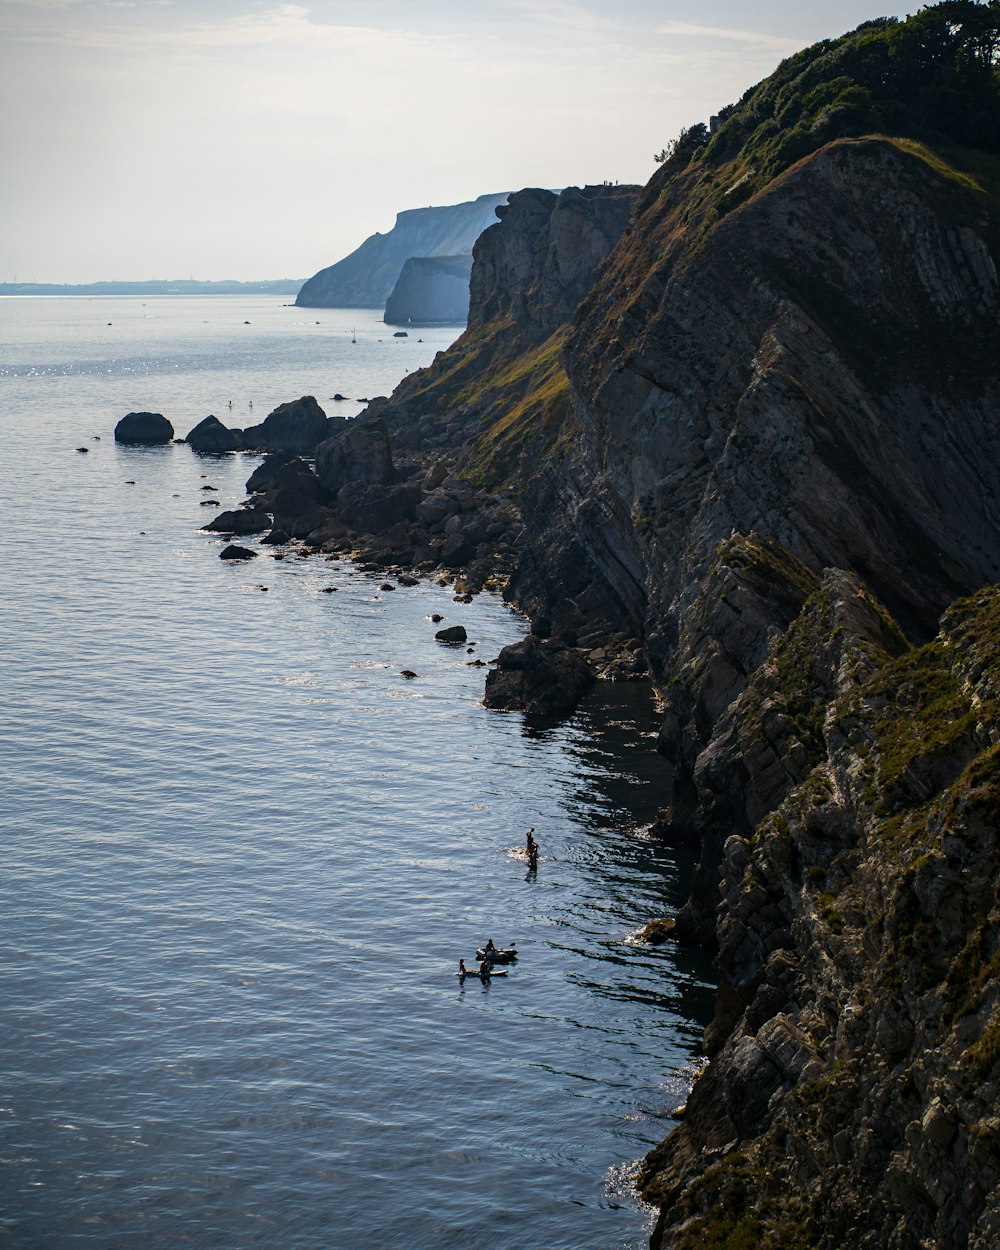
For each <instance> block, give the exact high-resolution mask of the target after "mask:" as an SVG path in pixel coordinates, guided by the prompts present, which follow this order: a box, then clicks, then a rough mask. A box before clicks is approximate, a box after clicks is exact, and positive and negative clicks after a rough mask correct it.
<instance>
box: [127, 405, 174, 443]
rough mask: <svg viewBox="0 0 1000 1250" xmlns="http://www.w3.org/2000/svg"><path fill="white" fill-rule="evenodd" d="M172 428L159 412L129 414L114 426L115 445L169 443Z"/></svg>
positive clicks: (172, 434) (172, 433) (172, 431)
mask: <svg viewBox="0 0 1000 1250" xmlns="http://www.w3.org/2000/svg"><path fill="white" fill-rule="evenodd" d="M173 436H174V427H173V426H172V425H171V424H170V422H169V421H168V420H167V418H166V417H165V416H164V415H163V414H162V413H160V412H130V413H128V414H127V415H126V416H124V417H122V419H121V420H120V421H119V422H118V424H117V425H116V426H115V442H116V443H146V444H150V443H154V444H155V443H169V442H170V440H171V439H172V438H173Z"/></svg>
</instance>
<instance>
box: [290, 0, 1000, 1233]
mask: <svg viewBox="0 0 1000 1250" xmlns="http://www.w3.org/2000/svg"><path fill="white" fill-rule="evenodd" d="M998 48H1000V15H998V13H997V8H996V5H977V4H972V3H965V2H964V0H962V2H958V0H956V2H952V0H948V2H947V3H944V4H941V5H937V6H932V7H931V8H929V9H924V10H921V12H920V13H919V14H917V15H916V16H915V17H913V18H910V19H907V20H906V21H905V22H897V21H895V20H893V19H879V20H877V21H875V22H872V23H866V24H865V25H864V26H863V27H861V28H859V30H858V31H856V32H853V33H852V34H850V35H848V36H845V37H844V38H843V39H840V40H831V41H826V42H824V43H823V44H820V45H817V46H816V47H814V48H812V49H807V50H805V51H804V52H803V53H801V54H799V55H798V56H796V57H792V58H789V60H788V61H786V62H784V63H783V64H782V66H780V67H779V69H778V71H777V72H776V74H775V75H774V76H773V77H772V78H771V79H769V80H767V81H766V82H765V83H763V84H761V85H760V86H759V87H757V88H755V89H753V90H752V91H751V92H749V93H748V94H747V96H746V97H745V98H744V100H742V101H741V102H740V103H739V104H738V105H737V106H735V107H733V108H730V109H726V110H723V111H722V113H721V114H720V115H719V117H720V121H719V124H718V126H717V127H716V129H715V132H714V133H711V134H710V133H709V131H708V129H707V128H705V127H700V128H699V127H695V128H692V130H690V131H686V132H684V134H682V135H681V136H680V137H679V139H678V140H677V142H676V143H675V144H674V145H672V146H671V148H670V149H668V150H665V152H664V154H663V155H664V157H665V158H666V159H665V160H664V162H663V165H662V167H661V169H660V170H659V171H658V173H657V174H656V175H655V176H654V178H653V179H652V180H651V181H650V183H649V185H648V186H647V187H646V188H645V189H644V190H643V191H642V192H641V193H638V194H637V191H636V189H635V188H614V187H599V188H583V189H582V190H575V189H574V190H571V191H567V192H564V193H563V194H562V195H560V196H555V195H554V194H552V193H551V192H546V191H537V190H529V191H524V192H521V193H519V194H517V195H515V196H512V197H511V200H510V203H509V205H508V206H507V207H506V209H505V210H501V214H500V221H499V222H498V223H497V224H496V225H495V226H493V227H492V228H491V229H489V230H487V231H485V233H484V234H483V236H482V237H481V238H480V240H479V241H478V243H477V244H476V247H475V251H474V262H473V272H472V279H471V304H470V313H469V322H468V328H467V330H466V332H465V333H464V334H463V335H462V336H461V338H460V339H459V340H458V341H457V342H456V343H455V344H454V345H453V347H452V348H451V349H449V351H447V352H445V353H442V354H441V355H440V356H439V357H438V358H437V360H436V361H435V363H434V364H433V365H432V366H431V367H430V368H429V369H426V370H422V371H420V372H419V373H417V374H414V375H411V376H410V377H408V378H407V379H406V380H405V381H404V382H403V383H402V384H401V386H400V387H399V388H398V389H397V391H396V392H395V393H394V395H393V396H392V397H391V398H390V399H388V400H384V401H381V402H379V403H377V404H373V405H371V406H370V408H369V410H368V413H367V414H366V416H365V417H364V418H363V419H362V420H361V421H359V422H358V423H357V424H356V425H353V426H350V427H349V433H346V432H345V433H344V434H343V435H341V436H338V438H337V439H336V441H333V440H331V442H330V443H329V444H328V445H324V450H323V451H322V454H321V455H319V456H318V459H317V465H318V467H319V469H320V475H319V477H318V478H316V480H315V484H314V481H313V477H310V476H309V474H310V473H311V470H308V469H307V468H306V467H305V466H302V465H298V466H294V468H293V469H292V470H287V469H286V470H281V471H282V472H293V473H294V475H295V477H296V483H297V485H296V490H297V492H298V494H299V495H302V494H303V492H302V490H301V487H302V485H303V483H305V482H308V486H309V490H308V491H307V492H305V496H304V497H308V499H310V500H312V499H315V498H316V497H317V495H316V492H317V491H322V492H325V499H326V501H327V503H326V506H327V507H328V508H332V509H333V511H334V514H335V515H334V521H333V522H332V523H331V522H325V523H324V524H326V525H327V528H326V529H323V528H322V526H320V525H318V523H317V519H316V517H315V516H313V515H311V514H309V515H305V514H304V515H305V520H303V521H300V522H296V524H297V525H299V527H300V528H299V529H298V530H297V531H296V532H300V533H302V534H303V536H306V537H308V539H309V541H311V542H314V543H317V544H319V543H323V542H327V543H329V542H338V541H339V542H341V543H342V544H344V545H345V546H346V547H347V548H348V549H352V550H357V549H359V537H358V534H359V531H360V530H361V529H363V528H367V530H368V531H369V537H367V538H365V539H364V541H363V542H360V549H361V550H362V551H363V552H364V553H365V554H366V556H367V557H369V558H372V559H377V560H382V561H386V560H389V561H391V560H393V559H396V560H399V561H402V562H407V561H412V562H414V563H416V564H417V565H421V566H423V567H427V568H431V567H439V566H441V565H444V566H445V567H447V568H450V569H452V570H454V571H455V572H458V573H460V575H461V577H462V579H463V581H464V585H465V587H466V588H472V589H474V588H475V587H476V586H478V585H482V584H484V583H486V582H487V581H488V579H489V578H490V577H491V576H492V577H493V578H494V579H496V580H499V581H500V582H502V583H503V584H504V585H505V586H506V592H505V593H506V594H507V595H508V596H509V597H510V598H511V599H512V600H514V601H515V602H517V603H518V604H519V605H520V606H522V607H523V608H524V609H525V611H526V612H528V613H529V614H530V616H531V617H532V621H533V633H532V640H531V641H530V642H529V643H528V644H527V645H526V646H524V647H523V648H522V652H523V653H521V652H519V653H518V654H516V655H513V656H508V657H507V658H506V660H505V661H504V663H501V664H500V665H499V666H498V669H499V673H500V677H501V680H500V681H494V682H493V685H494V686H498V685H503V686H511V687H515V688H516V690H515V696H514V697H515V698H516V699H517V700H519V701H521V702H523V704H524V705H525V706H529V703H528V699H529V694H528V693H526V690H525V685H526V683H527V682H529V678H528V677H527V676H525V675H526V674H530V673H532V672H534V671H536V670H537V671H538V672H539V674H540V676H539V678H538V680H540V681H544V683H545V684H546V690H547V691H549V692H550V691H551V678H552V674H553V671H554V669H555V668H556V667H557V666H558V664H559V663H561V662H562V661H563V660H566V659H567V657H570V656H571V657H572V666H573V669H574V672H576V673H578V675H579V677H580V681H579V688H580V689H583V688H585V686H586V682H587V680H589V677H590V675H591V674H592V671H593V670H594V669H595V668H596V669H598V670H599V671H601V672H603V673H604V674H605V675H607V674H609V673H610V674H613V675H616V676H617V675H622V676H624V675H628V674H632V673H639V672H643V671H647V670H648V671H649V673H650V674H651V675H652V677H653V679H654V681H655V683H656V685H657V687H658V689H659V692H660V695H661V698H662V701H663V711H664V714H663V723H662V728H661V732H660V749H661V750H662V751H663V753H664V754H665V755H666V756H667V758H668V759H669V761H670V763H671V765H672V784H671V787H670V792H669V793H666V794H665V795H664V803H663V811H662V813H661V819H660V821H659V823H658V826H657V829H658V832H659V834H660V836H662V837H664V838H665V839H668V840H672V841H675V842H681V841H684V842H692V843H694V844H696V845H698V846H699V847H700V849H701V855H700V864H699V867H698V870H697V873H696V875H695V879H694V881H693V882H692V889H691V898H690V901H689V902H688V904H687V906H686V907H685V908H684V910H683V911H682V913H681V914H680V915H679V916H677V917H671V918H669V920H670V922H671V923H669V924H668V925H666V926H665V928H667V929H669V930H671V931H672V932H673V934H674V936H676V937H677V938H679V939H681V940H686V941H697V942H701V943H704V944H707V945H710V946H713V947H715V948H716V949H717V951H718V963H717V966H718V971H719V977H720V990H719V995H718V1001H717V1010H716V1018H715V1021H714V1023H713V1025H712V1026H711V1028H710V1029H709V1031H708V1033H707V1035H706V1050H707V1053H708V1056H709V1058H710V1063H709V1065H708V1067H707V1069H706V1071H705V1072H704V1074H703V1075H702V1076H701V1077H700V1079H699V1080H698V1081H697V1082H696V1083H695V1085H694V1088H693V1090H692V1092H691V1097H690V1099H689V1103H688V1107H687V1110H686V1114H685V1117H684V1120H683V1123H682V1124H681V1126H680V1128H679V1129H677V1130H676V1131H675V1132H674V1133H673V1134H671V1135H670V1136H669V1137H668V1138H667V1139H666V1141H665V1142H664V1143H663V1145H662V1146H660V1147H659V1148H657V1150H655V1151H654V1152H653V1153H652V1154H651V1155H650V1156H649V1158H648V1159H647V1161H646V1163H645V1165H644V1168H643V1171H642V1175H641V1186H642V1189H643V1192H644V1194H645V1195H646V1197H647V1198H648V1199H649V1200H650V1201H653V1202H656V1203H658V1204H659V1205H660V1208H661V1216H660V1220H659V1222H658V1225H657V1228H656V1231H655V1233H654V1238H653V1244H654V1246H656V1247H669V1248H671V1250H695V1248H696V1247H697V1248H699V1250H700V1248H702V1247H710V1248H714V1250H749V1248H750V1247H756V1246H762V1247H774V1248H782V1250H806V1248H807V1247H817V1248H821V1250H834V1247H847V1248H848V1250H855V1248H856V1250H862V1248H863V1250H882V1248H883V1247H888V1248H891V1250H911V1248H912V1250H918V1248H919V1250H924V1248H931V1247H933V1248H934V1250H968V1248H969V1247H971V1248H972V1250H986V1247H992V1246H995V1245H997V1244H1000V1117H998V1116H997V1114H996V1109H995V1104H996V1096H997V1092H998V1091H997V1080H998V1068H997V1062H998V1059H1000V936H998V934H1000V930H998V921H1000V894H998V890H997V884H996V883H997V880H998V877H1000V873H998V867H1000V865H998V846H997V838H996V833H997V820H998V815H1000V812H998V796H1000V769H998V759H1000V745H998V744H1000V715H998V712H1000V703H998V699H1000V660H998V653H997V636H998V626H1000V600H998V594H1000V592H998V590H997V589H996V587H995V585H994V584H995V583H997V582H998V581H1000V440H998V437H997V435H998V426H1000V369H998V362H1000V282H998V274H997V264H998V261H1000V161H998V153H1000V82H998V80H997V74H996V67H995V62H996V58H997V50H998ZM970 144H972V145H973V146H970ZM976 145H978V146H976ZM376 453H377V454H376ZM372 466H374V468H373V467H372ZM313 476H315V475H313ZM277 498H278V497H277V496H276V497H275V499H276V500H277ZM297 506H300V505H297ZM274 511H275V514H276V515H277V504H275V508H274ZM331 524H332V525H333V526H334V528H333V529H331V528H330V525H331ZM338 526H339V532H338V531H337V529H336V527H338ZM581 659H582V660H584V661H585V664H586V667H587V668H588V669H589V670H590V672H587V671H584V670H581V669H579V667H578V665H577V661H578V660H581ZM546 697H548V694H547V695H546ZM518 705H521V704H520V703H519V704H518Z"/></svg>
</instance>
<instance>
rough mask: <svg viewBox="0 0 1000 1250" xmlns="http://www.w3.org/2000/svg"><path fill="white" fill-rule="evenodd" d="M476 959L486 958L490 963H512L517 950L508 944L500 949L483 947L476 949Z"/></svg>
mask: <svg viewBox="0 0 1000 1250" xmlns="http://www.w3.org/2000/svg"><path fill="white" fill-rule="evenodd" d="M476 958H477V959H488V960H489V961H490V963H492V964H512V963H513V962H514V960H515V959H516V958H517V951H516V950H515V949H514V948H513V946H508V947H507V949H506V950H502V951H488V950H487V949H486V948H485V947H483V949H482V950H478V951H476Z"/></svg>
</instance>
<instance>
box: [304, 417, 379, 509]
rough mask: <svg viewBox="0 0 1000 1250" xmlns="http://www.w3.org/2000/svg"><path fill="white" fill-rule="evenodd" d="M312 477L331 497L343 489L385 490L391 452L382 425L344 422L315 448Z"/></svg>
mask: <svg viewBox="0 0 1000 1250" xmlns="http://www.w3.org/2000/svg"><path fill="white" fill-rule="evenodd" d="M316 474H317V476H318V478H319V480H320V482H321V483H322V485H323V489H324V490H325V491H326V492H327V493H328V494H329V495H330V496H331V497H332V496H333V495H336V494H337V492H338V491H339V490H340V489H341V488H342V487H344V486H359V485H363V486H388V485H389V484H390V483H391V482H392V480H393V466H392V450H391V448H390V446H389V434H388V431H387V429H386V426H385V422H384V421H381V420H378V419H374V420H367V421H365V420H362V421H352V422H345V423H344V425H343V426H340V427H337V429H336V432H335V433H334V434H333V435H332V437H330V438H328V439H326V440H324V441H323V442H322V443H321V444H320V445H319V446H318V447H317V448H316Z"/></svg>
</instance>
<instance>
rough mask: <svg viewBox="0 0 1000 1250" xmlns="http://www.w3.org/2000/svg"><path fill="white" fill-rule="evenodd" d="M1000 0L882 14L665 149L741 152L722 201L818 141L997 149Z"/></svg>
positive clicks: (673, 160) (677, 156) (689, 154)
mask: <svg viewBox="0 0 1000 1250" xmlns="http://www.w3.org/2000/svg"><path fill="white" fill-rule="evenodd" d="M998 50H1000V3H998V0H988V2H987V3H975V2H974V0H945V2H944V3H941V4H936V5H931V6H928V7H926V8H923V9H921V10H920V12H918V13H916V14H914V15H913V16H911V17H908V18H906V19H905V20H898V19H896V18H878V19H876V20H874V21H870V22H865V23H864V24H863V25H861V26H859V27H858V28H857V29H856V30H854V31H851V32H850V33H849V34H846V35H844V36H843V37H841V38H839V39H824V40H822V41H821V42H819V43H816V44H813V46H812V47H810V48H805V49H804V50H803V51H801V52H798V53H796V54H795V56H791V57H789V58H788V59H787V60H785V61H783V62H782V63H781V65H780V66H779V67H778V69H777V70H776V71H775V72H774V73H773V74H772V75H771V76H770V77H769V78H767V79H766V80H765V81H764V82H762V83H760V84H758V85H757V86H756V87H752V88H751V89H750V90H749V91H748V92H747V93H746V94H745V95H744V96H743V98H742V99H741V100H740V101H739V103H738V104H735V105H730V106H729V107H728V108H725V109H723V110H722V111H721V112H720V114H719V118H718V125H717V128H716V130H715V133H710V132H709V130H708V127H706V126H704V125H698V126H693V127H691V128H689V129H688V130H685V131H684V132H682V134H681V135H680V137H679V138H678V139H677V140H675V141H674V143H673V144H672V145H671V146H670V148H668V149H665V151H664V153H663V154H661V155H662V156H663V157H664V158H665V164H667V165H668V166H670V167H673V168H675V169H676V168H678V167H682V166H684V165H686V164H688V163H689V162H691V161H692V160H697V161H699V162H701V163H702V164H704V165H705V166H706V167H712V166H718V165H721V164H725V163H728V162H730V161H737V162H738V163H739V165H741V166H743V167H745V168H746V170H747V171H748V176H747V177H746V178H745V180H742V181H740V182H739V184H738V185H731V186H730V187H729V188H728V192H727V193H726V194H725V195H724V197H723V198H722V199H721V200H720V202H719V204H720V207H722V208H724V209H728V208H731V207H733V206H734V204H735V203H737V202H739V200H741V199H744V198H746V196H747V195H749V194H750V193H751V192H752V190H753V189H754V187H755V186H760V185H763V184H764V183H765V182H768V181H770V179H772V178H774V177H775V176H776V175H777V174H779V173H781V171H782V170H784V169H787V168H788V166H789V165H791V164H793V163H794V162H795V161H797V160H800V159H801V158H802V157H803V156H808V155H809V153H810V152H814V151H816V149H817V148H819V147H821V146H822V145H823V144H824V143H828V142H830V141H831V140H832V139H838V138H843V137H845V136H857V135H862V134H869V133H872V132H875V131H884V132H887V133H891V134H895V135H906V136H910V137H913V138H917V139H924V140H926V141H928V142H930V143H932V144H937V143H940V142H947V143H953V144H959V145H962V146H966V147H975V148H984V149H986V150H988V151H994V152H997V151H1000V76H998V72H997V56H998Z"/></svg>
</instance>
